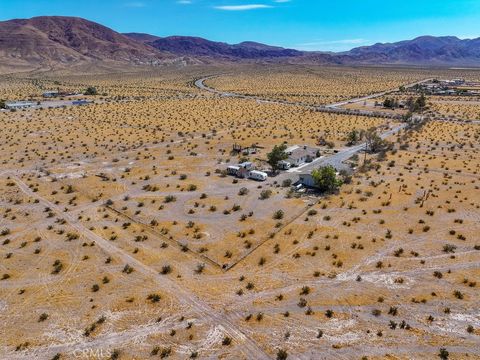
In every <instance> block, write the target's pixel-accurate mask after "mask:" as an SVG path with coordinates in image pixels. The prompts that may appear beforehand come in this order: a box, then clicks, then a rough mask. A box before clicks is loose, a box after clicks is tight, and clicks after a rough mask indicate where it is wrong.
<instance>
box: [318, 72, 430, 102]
mask: <svg viewBox="0 0 480 360" xmlns="http://www.w3.org/2000/svg"><path fill="white" fill-rule="evenodd" d="M432 80H433V79H424V80H420V81H417V82H414V83H411V84H408V85H404V88H405V89H409V88H412V87H414V86H416V85H420V84H424V83H426V82H429V81H432ZM397 91H400V87H398V88H395V89H392V90H387V91H381V92H378V93H375V94H371V95H367V96H362V97H359V98H354V99H350V100H345V101H341V102H338V103H333V104H329V105H326V106H325V107H327V108H338V107H341V106H345V105H348V104H355V103H359V102H362V101H366V100H371V99H375V98H379V97H382V96H385V95H387V94H391V93H393V92H397Z"/></svg>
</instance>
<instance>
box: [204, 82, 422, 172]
mask: <svg viewBox="0 0 480 360" xmlns="http://www.w3.org/2000/svg"><path fill="white" fill-rule="evenodd" d="M217 76H220V75H212V76H207V77H204V78H202V79H198V80H197V81H195V86H196V87H197V88H199V89H201V90H205V91H209V92H211V93H214V94H218V95H221V96H226V97H236V98H241V99H252V100H257V101H261V102H265V103H280V104H290V105H297V106H305V107H308V108H313V109H316V110H320V111H322V110H326V111H328V112H335V113H337V112H339V113H342V112H345V111H348V112H349V113H350V110H346V109H341V108H339V107H338V106H342V105H346V104H349V103H355V102H359V101H364V100H367V99H372V98H375V97H380V96H383V95H385V94H387V93H390V92H393V91H397V90H399V89H398V88H397V89H393V90H389V91H383V92H380V93H376V94H372V95H368V96H365V97H360V98H355V99H352V100H347V101H344V102H340V103H335V104H330V105H326V106H312V105H308V104H304V103H300V102H288V101H284V100H272V99H264V98H260V97H257V96H251V95H243V94H236V93H231V92H223V91H219V90H217V89H214V88H211V87H209V86H207V85H205V81H206V80H208V79H211V78H214V77H217ZM429 80H430V79H426V80H422V81H418V82H416V83H413V84H409V85H406V86H405V87H406V88H408V87H413V86H415V85H417V84H421V83H423V82H426V81H429ZM353 113H354V114H357V115H358V114H360V115H362V114H363V115H367V116H375V114H376V113H377V112H374V111H362V110H361V111H360V113H357V112H353ZM386 117H389V118H391V117H392V116H391V114H388V116H386ZM405 126H406V124H402V125H399V126H397V127H395V128H393V129H390V130H387V131H386V132H384V133H383V134H381V135H380V137H381V138H382V139H385V138H387V137H389V136H391V135H393V134H396V133H397V132H399V131H400V130H402V129H403V128H405ZM365 146H366V144H365V143H362V144H359V145H355V146H352V147H349V148H345V149H342V150H340V151H339V152H338V153H336V154H334V155H331V156H327V157H322V158H320V159H317V160H316V161H313V162H312V163H310V164H307V165H304V166H302V167H301V168H300V169H298V171H295V170H296V169H293V170H292V171H290V172H283V173H281V174H280V175H278V176H276V177H274V178H272V179H273V180H275V181H283V180H285V179H291V180H292V181H296V180H297V176H298V174H299V173H309V172H311V171H312V170H313V169H315V168H318V167H320V166H327V165H331V166H333V167H334V168H335V169H337V170H342V169H348V166H347V165H345V164H344V162H345V161H346V160H348V159H349V158H351V157H352V156H353V155H355V154H357V153H359V152H360V151H362V150H364V149H365Z"/></svg>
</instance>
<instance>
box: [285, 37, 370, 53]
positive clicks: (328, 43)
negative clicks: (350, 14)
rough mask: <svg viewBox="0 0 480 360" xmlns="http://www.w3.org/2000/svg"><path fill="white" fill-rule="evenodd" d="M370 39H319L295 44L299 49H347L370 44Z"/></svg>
mask: <svg viewBox="0 0 480 360" xmlns="http://www.w3.org/2000/svg"><path fill="white" fill-rule="evenodd" d="M370 43H371V41H370V40H366V39H339V40H318V41H312V42H305V43H301V44H296V45H294V48H295V49H299V50H310V51H316V50H325V51H345V50H350V49H351V48H352V47H356V46H362V45H368V44H370Z"/></svg>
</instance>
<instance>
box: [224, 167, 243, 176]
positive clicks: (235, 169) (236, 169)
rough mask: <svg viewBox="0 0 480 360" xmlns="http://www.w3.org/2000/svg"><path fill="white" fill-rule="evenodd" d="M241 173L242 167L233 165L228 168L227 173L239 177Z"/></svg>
mask: <svg viewBox="0 0 480 360" xmlns="http://www.w3.org/2000/svg"><path fill="white" fill-rule="evenodd" d="M239 171H240V166H235V165H231V166H229V167H227V173H228V174H229V175H233V176H237V175H238V172H239Z"/></svg>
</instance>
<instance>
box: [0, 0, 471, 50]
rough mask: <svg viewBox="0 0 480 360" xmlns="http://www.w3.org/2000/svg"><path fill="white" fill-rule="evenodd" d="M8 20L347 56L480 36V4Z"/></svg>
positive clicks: (22, 3)
mask: <svg viewBox="0 0 480 360" xmlns="http://www.w3.org/2000/svg"><path fill="white" fill-rule="evenodd" d="M0 6H1V11H0V20H8V19H12V18H28V17H32V16H39V15H68V16H79V17H84V18H86V19H89V20H92V21H96V22H99V23H101V24H103V25H106V26H108V27H111V28H113V29H114V30H116V31H119V32H133V31H135V32H146V33H150V34H155V35H159V36H168V35H190V36H201V37H205V38H208V39H211V40H215V41H225V42H229V43H237V42H241V41H245V40H252V41H258V42H263V43H267V44H271V45H280V46H285V47H291V48H296V49H304V50H331V51H343V50H347V49H350V48H352V47H356V46H361V45H369V44H373V43H376V42H389V41H398V40H405V39H410V38H413V37H416V36H420V35H455V36H458V37H460V38H473V37H480V0H400V1H388V0H343V1H342V0H82V1H78V0H75V1H73V0H1V4H0Z"/></svg>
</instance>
